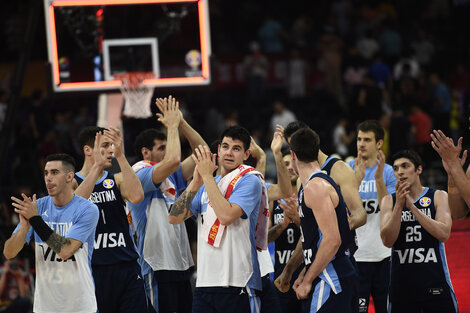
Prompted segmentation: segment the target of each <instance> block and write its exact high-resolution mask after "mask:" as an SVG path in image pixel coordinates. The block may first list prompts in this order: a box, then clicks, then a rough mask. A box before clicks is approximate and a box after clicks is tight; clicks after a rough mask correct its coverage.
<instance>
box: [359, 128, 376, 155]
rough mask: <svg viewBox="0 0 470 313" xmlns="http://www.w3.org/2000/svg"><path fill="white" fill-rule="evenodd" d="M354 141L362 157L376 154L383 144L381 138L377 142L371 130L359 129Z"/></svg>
mask: <svg viewBox="0 0 470 313" xmlns="http://www.w3.org/2000/svg"><path fill="white" fill-rule="evenodd" d="M356 143H357V151H358V152H359V151H360V152H361V153H362V158H363V159H368V158H371V157H373V156H376V155H377V152H378V151H379V149H380V147H381V146H382V144H383V140H379V141H378V142H377V141H376V139H375V134H374V132H373V131H365V132H364V131H362V130H360V131H359V132H358V134H357V142H356Z"/></svg>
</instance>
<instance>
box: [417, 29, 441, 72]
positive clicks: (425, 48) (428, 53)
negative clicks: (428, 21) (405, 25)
mask: <svg viewBox="0 0 470 313" xmlns="http://www.w3.org/2000/svg"><path fill="white" fill-rule="evenodd" d="M411 48H412V49H413V51H414V53H415V56H416V60H418V62H419V64H421V65H424V66H426V65H428V64H429V63H430V62H431V60H432V57H433V55H434V52H435V50H436V49H435V48H434V44H433V43H432V42H431V41H430V40H428V38H427V34H426V32H425V31H424V29H422V28H420V29H419V30H418V33H417V38H416V39H415V40H414V41H413V42H412V43H411Z"/></svg>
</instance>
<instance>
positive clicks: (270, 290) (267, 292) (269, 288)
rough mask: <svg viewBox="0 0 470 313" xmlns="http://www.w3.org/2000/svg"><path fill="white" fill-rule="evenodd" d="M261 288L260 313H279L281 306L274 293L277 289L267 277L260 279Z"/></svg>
mask: <svg viewBox="0 0 470 313" xmlns="http://www.w3.org/2000/svg"><path fill="white" fill-rule="evenodd" d="M261 283H262V288H263V290H261V292H260V293H259V298H260V300H261V313H281V304H280V302H279V296H278V293H277V292H276V290H277V288H276V287H275V286H274V284H273V282H272V281H271V280H270V279H269V275H266V276H264V277H261Z"/></svg>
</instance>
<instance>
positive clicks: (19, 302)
mask: <svg viewBox="0 0 470 313" xmlns="http://www.w3.org/2000/svg"><path fill="white" fill-rule="evenodd" d="M28 295H29V277H28V276H27V275H26V273H24V271H23V270H22V269H21V267H20V264H19V263H18V260H17V259H12V260H7V261H6V262H5V264H4V266H3V268H0V312H2V313H10V312H11V313H13V312H14V313H28V312H30V311H31V309H32V302H31V299H30V298H29V296H28Z"/></svg>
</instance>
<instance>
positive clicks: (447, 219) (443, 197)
mask: <svg viewBox="0 0 470 313" xmlns="http://www.w3.org/2000/svg"><path fill="white" fill-rule="evenodd" d="M434 204H435V207H436V216H435V219H432V218H431V217H429V216H427V215H426V214H424V213H423V212H422V211H420V210H418V208H417V207H416V206H415V205H414V204H413V199H411V196H410V195H407V196H406V207H407V208H408V209H409V210H410V211H411V212H412V213H413V215H414V216H415V217H416V220H417V221H418V222H419V223H420V224H421V226H422V227H423V228H424V229H425V230H426V231H427V232H428V233H430V234H431V235H432V236H433V237H434V238H436V239H437V240H439V241H440V242H445V241H447V239H449V236H450V230H451V228H452V217H451V215H450V209H449V203H448V200H447V193H446V192H445V191H442V190H436V192H435V193H434Z"/></svg>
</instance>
